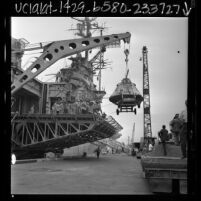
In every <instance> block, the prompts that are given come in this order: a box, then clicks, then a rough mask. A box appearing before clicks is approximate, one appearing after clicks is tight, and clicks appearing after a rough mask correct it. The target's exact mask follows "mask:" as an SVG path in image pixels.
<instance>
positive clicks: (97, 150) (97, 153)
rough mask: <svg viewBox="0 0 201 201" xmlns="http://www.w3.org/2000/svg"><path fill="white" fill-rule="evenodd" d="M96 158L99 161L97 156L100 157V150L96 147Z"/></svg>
mask: <svg viewBox="0 0 201 201" xmlns="http://www.w3.org/2000/svg"><path fill="white" fill-rule="evenodd" d="M95 152H96V156H97V158H98V159H99V156H100V152H101V149H100V147H99V146H98V148H97V149H96V151H95Z"/></svg>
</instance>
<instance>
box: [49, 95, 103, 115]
mask: <svg viewBox="0 0 201 201" xmlns="http://www.w3.org/2000/svg"><path fill="white" fill-rule="evenodd" d="M98 112H101V107H100V104H98V103H97V102H94V101H90V102H89V103H87V102H86V101H82V100H81V101H77V102H74V103H70V102H69V103H66V104H64V103H63V101H62V99H61V98H60V99H58V100H57V101H56V102H55V103H54V104H53V106H52V113H53V114H63V113H68V114H88V113H98Z"/></svg>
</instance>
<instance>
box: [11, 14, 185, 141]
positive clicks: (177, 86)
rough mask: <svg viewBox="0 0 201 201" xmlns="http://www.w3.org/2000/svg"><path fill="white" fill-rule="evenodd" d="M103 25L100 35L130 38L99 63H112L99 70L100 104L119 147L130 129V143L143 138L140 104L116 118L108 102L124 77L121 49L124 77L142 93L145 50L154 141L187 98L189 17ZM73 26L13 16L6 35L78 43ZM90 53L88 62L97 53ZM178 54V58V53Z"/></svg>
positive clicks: (44, 76) (44, 77) (110, 20)
mask: <svg viewBox="0 0 201 201" xmlns="http://www.w3.org/2000/svg"><path fill="white" fill-rule="evenodd" d="M96 21H97V22H98V23H99V24H100V25H103V24H104V25H105V26H106V27H107V29H105V30H104V32H103V35H109V34H117V33H125V32H130V33H131V41H130V46H128V45H124V43H123V42H122V43H121V47H120V48H108V49H107V50H106V52H105V54H104V58H105V59H107V60H108V61H109V62H111V65H110V67H109V68H107V69H104V70H103V71H102V88H104V89H105V90H106V93H107V94H106V95H105V98H104V99H103V102H102V110H103V112H105V113H106V114H107V115H111V116H113V118H115V120H116V121H117V122H118V123H119V124H120V125H121V126H122V127H123V130H122V131H120V133H121V134H122V136H121V137H120V138H119V139H118V141H120V142H124V143H126V144H127V143H128V138H129V139H131V137H132V130H133V125H135V132H134V141H135V142H139V141H140V138H141V137H143V132H144V131H143V129H144V125H143V103H141V108H140V109H137V115H135V114H134V113H120V114H119V115H116V109H117V107H116V105H113V104H112V103H111V102H110V101H109V96H110V95H111V94H112V93H113V91H114V90H115V88H116V85H117V84H118V83H119V82H121V80H122V79H123V78H124V77H125V71H126V64H125V54H124V49H125V48H130V54H129V56H128V59H129V61H128V67H129V75H128V78H129V79H130V80H131V81H132V82H134V83H135V84H136V87H137V89H138V90H139V91H140V93H141V94H142V92H143V64H142V61H140V57H142V47H143V46H146V47H147V49H148V70H149V84H150V104H151V124H152V136H156V137H157V135H158V134H157V133H158V131H159V130H160V129H161V128H162V125H166V127H167V129H168V130H169V122H170V120H171V119H172V118H173V117H174V115H175V114H176V113H180V112H181V111H182V110H184V109H185V100H186V99H187V73H188V72H187V61H188V57H187V53H188V18H146V17H143V18H140V17H139V18H138V17H122V18H120V17H115V18H111V17H100V18H97V20H96ZM75 24H76V21H75V20H73V19H71V18H69V17H65V18H64V17H12V18H11V35H12V37H14V38H17V39H20V38H25V39H26V40H27V41H29V43H30V44H32V43H39V42H46V41H58V40H69V39H73V38H77V37H76V36H75V35H74V32H73V31H70V30H69V29H71V28H75ZM92 34H93V36H97V35H100V33H99V32H95V33H92ZM97 51H98V50H97V49H94V50H93V51H92V54H91V55H90V57H93V55H94V54H95V53H96V52H97ZM178 51H179V53H178ZM34 53H35V54H33V53H32V54H31V55H30V53H26V54H28V55H25V56H24V57H23V60H22V66H24V67H27V66H28V65H29V62H28V61H31V59H30V58H31V57H34V56H37V54H36V53H37V52H34ZM65 64H67V65H69V64H70V61H68V60H67V59H62V60H60V61H58V62H56V63H55V64H54V65H52V66H51V67H49V68H48V69H47V70H45V71H44V72H43V73H41V74H40V75H39V76H38V78H39V79H41V80H42V81H53V80H54V76H47V74H51V73H56V72H57V71H58V70H59V69H60V68H62V67H64V65H65Z"/></svg>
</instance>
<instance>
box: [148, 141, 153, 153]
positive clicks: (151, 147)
mask: <svg viewBox="0 0 201 201" xmlns="http://www.w3.org/2000/svg"><path fill="white" fill-rule="evenodd" d="M148 149H149V151H152V149H153V145H152V143H149V147H148Z"/></svg>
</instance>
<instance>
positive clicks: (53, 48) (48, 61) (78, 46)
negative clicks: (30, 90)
mask: <svg viewBox="0 0 201 201" xmlns="http://www.w3.org/2000/svg"><path fill="white" fill-rule="evenodd" d="M130 37H131V34H130V33H129V32H126V33H122V34H112V35H106V36H99V37H90V38H81V39H73V40H63V41H57V42H52V43H50V44H49V45H47V46H46V47H45V49H44V52H43V53H42V54H41V56H40V57H38V59H37V60H36V61H35V62H34V63H33V64H31V66H30V67H29V68H27V69H26V71H24V72H23V73H22V74H21V75H19V77H18V78H17V79H16V80H15V81H14V82H13V84H12V85H11V94H12V95H13V94H14V93H15V92H16V91H18V90H19V89H20V88H22V87H23V85H25V84H26V83H27V82H29V81H31V80H32V79H34V78H35V77H36V76H37V75H39V74H40V73H42V72H43V71H44V70H46V69H47V68H48V67H50V66H51V65H52V64H54V63H55V62H56V61H58V60H59V59H62V58H64V57H67V56H71V55H74V54H77V53H80V52H83V51H87V50H90V49H93V48H96V47H99V46H103V45H108V44H111V43H113V42H116V41H119V40H123V41H124V42H125V43H130Z"/></svg>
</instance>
